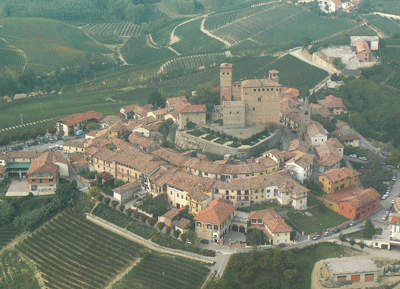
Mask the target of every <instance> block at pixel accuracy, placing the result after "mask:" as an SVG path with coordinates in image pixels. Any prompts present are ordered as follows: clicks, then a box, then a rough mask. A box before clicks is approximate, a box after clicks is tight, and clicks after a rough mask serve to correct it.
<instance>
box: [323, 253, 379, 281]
mask: <svg viewBox="0 0 400 289" xmlns="http://www.w3.org/2000/svg"><path fill="white" fill-rule="evenodd" d="M325 264H326V266H327V268H328V271H329V273H330V275H331V277H332V281H341V282H344V281H351V282H371V281H372V282H373V281H376V279H378V277H379V269H378V267H376V265H375V264H374V262H373V261H372V260H370V259H367V258H364V257H363V258H355V257H346V258H334V259H329V260H328V261H327V262H326V263H325Z"/></svg>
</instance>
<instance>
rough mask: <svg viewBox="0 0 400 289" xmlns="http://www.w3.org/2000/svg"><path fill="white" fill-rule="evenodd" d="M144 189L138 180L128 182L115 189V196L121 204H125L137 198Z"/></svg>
mask: <svg viewBox="0 0 400 289" xmlns="http://www.w3.org/2000/svg"><path fill="white" fill-rule="evenodd" d="M141 190H142V186H141V185H140V183H139V182H138V181H134V182H131V183H127V184H125V185H122V186H120V187H118V188H115V189H113V190H112V191H113V197H114V199H116V200H117V201H118V202H119V203H120V204H125V203H127V202H129V201H130V200H133V199H135V198H137V196H138V193H139V192H140V191H141Z"/></svg>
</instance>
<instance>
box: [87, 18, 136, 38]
mask: <svg viewBox="0 0 400 289" xmlns="http://www.w3.org/2000/svg"><path fill="white" fill-rule="evenodd" d="M82 30H83V31H85V32H86V33H88V34H90V35H98V34H100V35H110V34H112V35H118V36H121V37H131V36H134V35H135V36H138V35H140V34H141V32H142V26H140V25H136V24H134V23H133V22H131V21H117V22H109V23H96V24H88V25H86V26H84V27H83V28H82Z"/></svg>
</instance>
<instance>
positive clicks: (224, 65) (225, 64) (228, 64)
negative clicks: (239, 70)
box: [220, 63, 232, 67]
mask: <svg viewBox="0 0 400 289" xmlns="http://www.w3.org/2000/svg"><path fill="white" fill-rule="evenodd" d="M220 67H232V64H231V63H221V65H220Z"/></svg>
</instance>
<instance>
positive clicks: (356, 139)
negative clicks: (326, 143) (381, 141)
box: [332, 130, 361, 148]
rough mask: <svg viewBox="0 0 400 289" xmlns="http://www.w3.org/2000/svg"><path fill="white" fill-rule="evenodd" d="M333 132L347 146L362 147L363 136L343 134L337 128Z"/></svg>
mask: <svg viewBox="0 0 400 289" xmlns="http://www.w3.org/2000/svg"><path fill="white" fill-rule="evenodd" d="M332 134H334V135H336V136H337V138H338V139H339V140H340V141H341V142H342V143H344V144H345V145H347V146H352V147H355V148H359V147H360V140H361V137H360V136H359V135H358V134H343V133H342V132H340V131H339V130H335V131H333V132H332Z"/></svg>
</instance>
